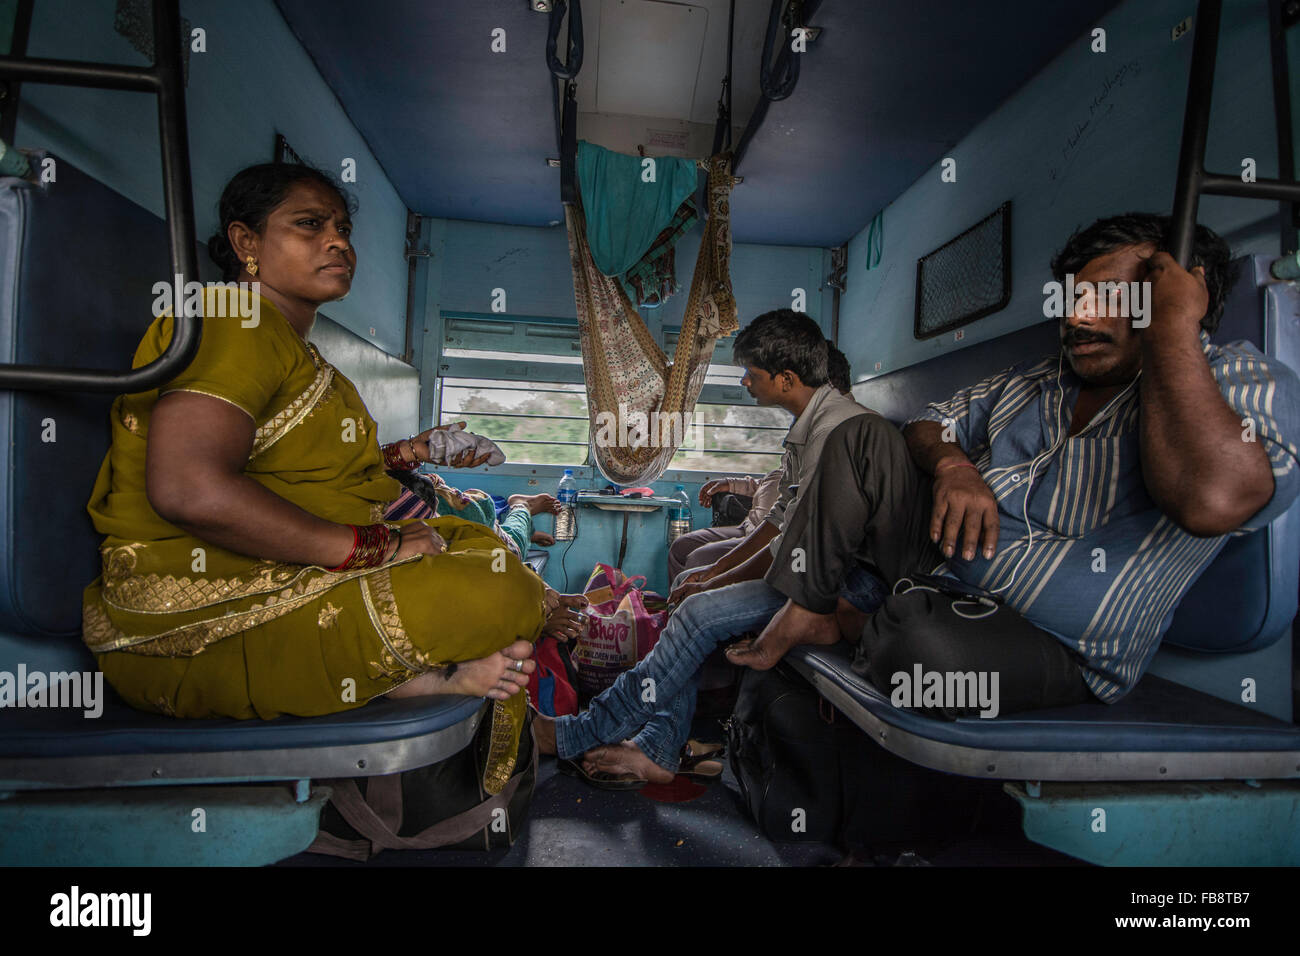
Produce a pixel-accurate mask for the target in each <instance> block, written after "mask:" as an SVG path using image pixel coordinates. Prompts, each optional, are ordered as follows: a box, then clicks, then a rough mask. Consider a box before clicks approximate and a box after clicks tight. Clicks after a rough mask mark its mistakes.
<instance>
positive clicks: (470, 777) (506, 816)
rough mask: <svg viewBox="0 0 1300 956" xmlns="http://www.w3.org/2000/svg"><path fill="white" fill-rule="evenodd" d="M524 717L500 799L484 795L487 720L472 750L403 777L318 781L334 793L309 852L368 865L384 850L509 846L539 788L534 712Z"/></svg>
mask: <svg viewBox="0 0 1300 956" xmlns="http://www.w3.org/2000/svg"><path fill="white" fill-rule="evenodd" d="M527 714H528V716H527V718H526V719H527V723H526V724H525V725H524V730H523V733H522V734H521V735H520V738H519V755H518V757H517V758H516V760H515V772H514V775H513V776H512V777H511V778H510V780H509V781H508V782H507V783H506V785H505V787H503V788H502V790H501V792H500V793H497V794H489V793H488V792H487V791H486V790H484V789H483V772H484V769H485V767H486V764H487V757H488V752H489V748H490V746H491V743H492V732H491V724H492V722H491V720H490V719H488V718H487V717H485V718H484V719H483V720H481V721H480V722H479V726H478V730H477V732H476V733H475V735H474V739H473V740H472V741H471V742H470V744H469V745H468V746H467V747H465V748H463V749H462V750H460V751H458V752H457V753H455V754H453V755H452V756H450V757H448V758H447V759H446V760H442V761H439V762H438V763H435V764H430V765H429V766H427V767H417V768H415V769H414V770H407V771H405V772H404V773H391V774H385V775H382V776H375V777H355V778H353V777H345V778H342V779H338V780H324V781H321V782H322V783H324V784H326V785H327V786H329V787H330V788H331V789H332V793H331V795H330V799H329V802H328V803H326V804H325V808H324V809H323V810H322V811H321V822H320V832H319V833H318V834H317V836H316V840H315V841H314V842H313V843H312V845H311V846H309V847H308V848H307V852H308V853H324V854H328V855H330V856H341V857H345V858H347V859H351V860H368V859H369V858H370V857H372V856H375V855H376V854H377V853H380V852H382V851H383V850H433V849H447V850H491V849H495V848H497V847H509V846H512V845H513V844H514V842H515V839H516V838H517V837H518V836H519V834H520V833H521V832H522V831H523V827H524V823H525V821H526V820H527V817H528V805H529V803H530V802H531V801H532V797H533V787H534V786H535V785H536V783H537V742H536V740H535V739H534V738H533V721H532V711H531V710H528V711H527Z"/></svg>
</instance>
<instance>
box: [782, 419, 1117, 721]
mask: <svg viewBox="0 0 1300 956" xmlns="http://www.w3.org/2000/svg"><path fill="white" fill-rule="evenodd" d="M932 506H933V499H932V494H931V482H930V477H929V476H928V475H926V474H925V473H924V472H922V471H921V470H920V469H919V468H918V467H917V466H916V463H915V462H914V461H913V460H912V456H911V454H910V453H909V452H908V450H907V443H906V442H905V441H904V440H903V436H902V434H901V433H900V432H899V431H898V429H896V428H895V427H894V426H893V425H891V424H890V423H889V422H887V421H885V420H884V419H883V418H881V417H880V416H878V415H859V416H857V417H856V418H850V419H849V420H848V421H846V422H844V423H843V424H841V425H839V426H838V427H837V428H836V429H835V430H834V431H833V432H831V433H830V435H829V436H828V437H827V439H826V444H825V446H824V447H823V450H822V457H821V461H820V462H819V463H818V466H817V473H816V474H815V475H814V477H813V481H812V484H811V486H810V487H809V488H807V489H805V490H804V492H803V495H802V497H801V498H800V501H799V504H798V505H797V506H796V507H795V509H794V511H793V513H791V514H787V516H786V526H785V530H784V532H783V533H782V535H781V540H780V545H779V547H778V549H777V553H776V557H775V559H774V560H773V562H772V567H771V569H769V571H768V573H767V576H766V580H767V583H768V584H770V585H771V586H772V587H773V588H775V589H776V590H778V591H780V592H781V593H782V594H784V595H786V597H789V598H791V599H792V600H794V601H795V603H797V604H800V605H802V606H804V607H806V608H808V609H809V610H812V611H817V612H819V613H829V612H831V611H833V610H835V606H836V603H837V600H838V595H839V586H840V582H841V581H843V579H844V575H845V572H846V570H847V569H848V568H849V567H850V566H851V565H852V564H854V563H857V564H859V565H862V566H865V567H866V568H867V569H868V570H870V571H872V572H873V573H874V574H875V575H876V576H877V577H879V578H880V579H881V580H882V581H884V582H885V584H886V585H887V586H888V588H889V589H890V590H891V591H892V590H893V588H894V585H895V584H896V583H897V582H898V580H899V579H900V578H903V577H906V576H907V575H908V574H911V573H916V572H920V573H923V574H924V573H928V572H930V571H932V570H933V569H934V568H935V567H936V566H937V565H938V564H940V563H941V562H942V561H943V555H942V553H941V552H940V551H939V548H938V546H937V545H936V544H934V543H933V542H932V541H931V540H930V513H931V509H932ZM985 610H986V609H978V608H975V607H974V606H972V605H968V604H961V603H958V604H956V605H954V599H953V598H950V597H948V596H947V595H943V594H938V593H936V592H935V591H933V590H927V589H923V588H914V589H912V590H908V591H905V592H903V593H902V594H890V596H889V597H887V598H885V602H884V604H883V605H882V606H881V608H880V610H878V611H876V612H875V613H874V614H872V615H871V617H870V618H869V619H868V620H867V624H866V626H865V628H864V629H863V632H862V637H861V640H860V641H859V642H858V646H857V650H856V654H855V657H854V663H853V669H854V670H855V671H857V672H858V673H860V674H862V675H863V676H865V677H866V678H867V679H868V680H869V681H871V683H872V684H874V685H875V686H876V688H877V689H878V690H880V691H881V692H883V693H886V694H892V693H893V692H895V691H898V690H900V688H904V685H906V690H907V691H908V692H907V693H899V694H898V698H899V700H903V701H905V702H904V703H900V704H899V706H913V705H914V704H916V703H917V702H919V701H920V699H921V698H920V695H919V688H918V689H917V693H916V694H913V693H912V692H911V688H912V685H914V684H916V683H918V682H919V678H921V677H923V676H925V675H928V674H930V673H937V674H940V675H949V674H953V675H957V674H972V675H975V677H976V679H977V680H983V681H984V684H983V685H981V686H983V687H985V688H986V689H987V688H996V697H997V701H996V702H995V703H994V705H993V706H991V707H982V706H980V705H979V704H973V705H972V704H970V702H965V703H963V704H957V703H954V702H953V701H949V700H938V701H937V702H936V701H935V700H933V699H932V700H931V701H930V705H929V706H920V707H918V709H921V710H923V711H925V712H927V713H933V714H935V715H936V716H943V717H947V718H950V719H952V718H956V717H959V716H969V715H972V714H974V713H977V712H981V711H990V710H991V711H993V714H997V713H1003V714H1005V713H1012V712H1015V711H1021V710H1033V709H1037V708H1041V707H1054V706H1063V705H1067V704H1075V703H1080V702H1082V701H1085V700H1091V699H1092V694H1091V693H1090V692H1089V690H1088V686H1087V685H1086V684H1085V683H1084V682H1083V673H1082V671H1081V670H1080V663H1081V662H1082V658H1081V657H1080V655H1079V654H1078V653H1077V652H1076V651H1074V649H1073V648H1071V647H1069V646H1067V645H1066V644H1065V643H1064V642H1063V641H1062V640H1061V639H1058V638H1057V637H1056V636H1054V635H1052V634H1049V633H1048V632H1047V631H1044V630H1041V629H1039V628H1037V627H1035V626H1034V625H1032V624H1030V623H1029V622H1028V621H1026V620H1025V619H1024V618H1023V617H1021V616H1020V614H1018V613H1017V612H1016V611H1015V610H1014V609H1013V608H1011V607H1008V606H1006V605H999V606H998V607H997V609H996V610H995V611H993V612H992V613H989V614H987V616H983V617H975V618H972V617H971V616H970V615H971V613H972V612H973V611H974V612H976V613H984V611H985ZM994 675H996V683H994V680H995V678H994ZM945 685H946V686H947V687H953V686H956V682H955V681H954V680H946V681H945ZM940 696H941V695H940ZM986 715H990V714H986Z"/></svg>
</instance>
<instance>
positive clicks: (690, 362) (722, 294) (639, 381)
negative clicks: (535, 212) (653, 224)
mask: <svg viewBox="0 0 1300 956" xmlns="http://www.w3.org/2000/svg"><path fill="white" fill-rule="evenodd" d="M708 172H709V184H708V219H707V221H706V223H705V226H704V238H703V241H702V242H701V243H700V254H699V258H697V259H696V261H695V275H694V276H693V277H692V279H691V291H690V295H689V296H688V298H687V301H686V313H685V315H684V317H683V319H682V331H681V335H680V337H679V338H678V340H677V351H676V353H675V354H674V356H673V360H672V361H671V362H670V361H669V360H668V357H667V356H666V355H665V354H664V351H663V349H661V348H660V347H659V344H658V343H657V342H656V341H655V340H654V336H653V335H651V333H650V330H649V329H648V328H647V327H646V324H645V321H644V320H643V319H642V318H641V316H640V315H638V314H637V311H636V309H635V308H634V307H633V305H632V303H631V301H630V300H629V299H628V296H627V293H626V292H625V291H624V290H623V286H622V284H621V283H620V282H619V280H618V278H617V277H611V276H606V275H604V274H603V273H601V271H600V270H599V269H598V268H596V264H595V263H594V262H593V261H592V258H591V250H590V248H589V247H588V245H587V226H586V220H585V219H584V217H583V212H582V207H581V205H580V204H579V203H575V204H574V205H572V206H565V220H566V222H567V224H568V229H569V259H570V262H571V264H572V266H573V292H574V298H575V300H576V302H577V310H578V329H579V332H580V334H581V338H582V365H583V371H584V373H585V376H586V381H587V410H588V415H589V416H590V422H591V444H592V452H593V455H594V457H595V460H596V464H597V466H598V467H599V468H600V470H601V472H602V473H603V474H604V475H605V477H606V478H608V479H609V480H610V481H612V482H614V483H615V484H619V485H641V484H646V483H648V482H651V481H654V480H655V479H656V478H658V477H659V476H660V475H661V474H663V472H664V469H665V468H667V467H668V463H669V461H671V460H672V457H673V454H674V453H675V452H676V451H677V445H678V444H679V443H680V441H681V436H682V435H683V434H684V433H685V427H684V423H685V422H686V421H687V420H688V416H690V415H691V413H692V412H694V410H695V402H696V400H697V399H698V398H699V396H700V389H701V388H703V386H704V376H705V374H706V372H707V371H708V367H709V359H710V358H711V357H712V356H713V348H714V345H715V343H716V342H717V340H718V339H720V338H723V337H724V336H727V335H730V334H731V333H733V332H735V331H736V329H737V328H739V322H738V321H737V318H736V300H735V298H734V297H733V296H732V292H731V271H730V265H731V202H730V197H731V187H732V184H733V182H734V180H733V179H732V177H731V157H730V155H729V154H722V155H719V156H714V157H713V158H712V159H710V160H709V161H708ZM620 406H622V412H623V419H624V420H625V421H626V420H631V419H632V418H633V416H636V415H644V416H645V419H644V420H645V421H646V422H647V423H648V425H649V427H648V428H647V429H645V431H644V432H637V430H636V429H635V428H628V429H626V431H627V432H629V433H630V434H627V435H624V431H625V429H621V428H614V429H610V428H608V427H605V428H602V427H601V425H602V421H600V420H598V417H599V416H601V415H602V413H604V414H606V415H608V416H613V417H614V418H613V420H615V421H617V420H618V416H619V412H620ZM656 413H657V414H656ZM668 416H679V417H678V419H677V420H678V421H681V422H682V423H683V427H682V428H680V429H673V428H670V427H666V425H665V424H664V423H665V422H669V421H673V419H672V418H670V417H668ZM603 421H604V422H608V421H610V419H609V418H605V419H604V420H603ZM656 424H658V426H659V427H658V428H656V427H655V426H656ZM611 432H616V433H617V440H615V441H604V440H599V439H600V438H601V436H602V435H605V436H608V435H609V434H610V433H611ZM647 432H648V435H647V434H646V433H647ZM624 438H626V439H627V440H626V442H625V443H624V444H619V440H622V439H624Z"/></svg>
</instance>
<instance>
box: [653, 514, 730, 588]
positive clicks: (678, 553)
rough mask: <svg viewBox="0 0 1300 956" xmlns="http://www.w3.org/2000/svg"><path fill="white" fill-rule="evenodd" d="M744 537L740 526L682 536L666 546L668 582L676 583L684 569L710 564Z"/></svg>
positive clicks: (702, 529) (704, 530)
mask: <svg viewBox="0 0 1300 956" xmlns="http://www.w3.org/2000/svg"><path fill="white" fill-rule="evenodd" d="M743 537H744V532H742V531H741V530H740V526H739V525H736V526H735V527H732V528H700V529H699V530H698V531H692V532H690V533H689V534H684V535H682V536H681V537H680V538H678V539H677V540H676V541H674V542H673V543H672V544H670V545H669V546H668V580H669V581H676V580H677V575H679V574H681V573H682V571H684V570H685V569H686V568H698V567H701V566H702V565H705V564H712V563H713V562H714V561H716V560H718V558H720V557H722V555H724V554H726V553H727V552H728V551H730V550H731V548H732V546H733V545H735V544H737V543H739V541H740V539H741V538H743Z"/></svg>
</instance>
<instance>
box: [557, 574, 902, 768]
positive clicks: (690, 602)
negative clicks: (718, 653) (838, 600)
mask: <svg viewBox="0 0 1300 956" xmlns="http://www.w3.org/2000/svg"><path fill="white" fill-rule="evenodd" d="M840 595H841V596H842V597H843V598H844V599H845V600H847V601H848V602H849V603H851V604H852V605H853V606H854V607H856V608H858V609H859V610H862V611H874V610H875V609H876V608H877V607H878V606H879V605H880V602H881V601H883V600H884V597H885V588H884V585H882V584H881V583H880V582H879V581H878V580H876V578H874V577H873V576H871V575H870V574H868V573H867V572H865V571H863V570H862V569H860V568H858V567H856V566H854V567H853V568H852V569H851V570H850V571H849V573H848V575H847V576H846V578H845V582H844V585H843V587H842V588H841V591H840ZM785 602H786V596H785V595H784V594H782V593H781V592H780V591H777V590H776V589H775V588H773V587H772V586H771V585H769V584H768V583H767V582H766V581H763V580H757V581H742V582H740V583H739V584H729V585H727V586H726V587H722V588H718V589H717V590H714V591H705V592H703V593H700V594H695V595H692V596H691V597H689V598H687V599H686V600H685V601H683V602H682V604H681V606H680V607H678V608H677V610H676V611H674V612H673V616H672V617H671V618H670V619H669V621H668V626H667V627H666V628H664V631H663V633H662V634H660V635H659V641H658V643H656V644H655V646H654V650H652V651H651V652H650V653H649V654H647V655H646V657H645V660H643V661H641V662H640V663H639V664H637V665H636V666H635V667H633V668H632V669H631V670H628V671H625V672H624V673H623V674H621V675H620V676H619V678H618V680H616V681H615V682H614V683H613V685H611V686H610V688H609V689H608V690H606V691H605V692H604V693H602V694H601V695H600V696H599V697H597V698H595V699H594V700H593V701H592V702H591V704H590V706H589V707H588V708H587V710H585V711H584V712H583V713H581V714H578V715H577V716H576V717H574V716H565V717H558V718H556V721H555V749H556V750H557V751H558V752H559V755H560V757H561V758H563V759H566V760H572V759H574V758H576V757H580V756H581V755H582V754H584V753H586V752H587V751H588V750H591V749H593V748H595V747H599V746H601V745H602V744H612V743H617V742H619V741H621V740H625V739H627V738H628V736H630V735H631V734H632V733H634V732H635V731H637V730H638V729H640V733H638V734H637V735H636V736H635V737H634V738H633V742H634V743H635V744H636V745H637V746H638V747H640V748H641V751H642V752H643V753H644V754H645V755H646V756H647V757H649V758H650V759H651V760H653V761H654V762H655V763H657V764H658V765H659V766H661V767H663V768H664V769H665V770H669V771H672V772H673V773H676V772H677V765H678V763H679V761H680V760H681V755H682V747H684V746H685V744H686V740H687V738H688V737H689V736H690V732H691V720H692V718H694V716H695V691H696V687H697V685H698V683H699V676H700V667H701V666H702V665H703V663H704V659H705V658H706V657H708V656H709V654H710V653H712V651H713V649H714V648H715V647H717V646H718V645H719V644H722V643H725V642H726V641H728V640H730V639H731V638H733V637H737V636H739V635H741V634H744V633H746V632H747V631H757V630H761V629H762V628H763V627H764V626H765V625H766V624H767V622H768V621H770V620H771V619H772V617H773V615H775V614H776V612H777V611H779V610H780V609H781V607H782V605H784V604H785Z"/></svg>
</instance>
